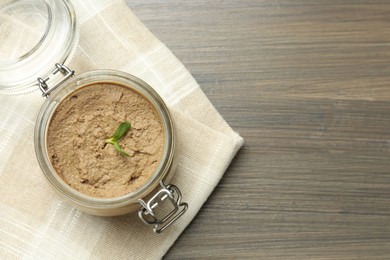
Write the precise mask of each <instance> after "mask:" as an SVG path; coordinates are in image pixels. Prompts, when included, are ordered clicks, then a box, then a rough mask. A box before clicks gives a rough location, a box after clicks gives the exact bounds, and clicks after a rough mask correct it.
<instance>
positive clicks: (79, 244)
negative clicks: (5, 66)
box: [0, 0, 243, 259]
mask: <svg viewBox="0 0 390 260" xmlns="http://www.w3.org/2000/svg"><path fill="white" fill-rule="evenodd" d="M73 5H74V7H75V10H76V13H77V18H78V21H79V28H80V32H79V33H80V34H79V35H80V38H79V43H78V46H77V49H76V51H75V53H74V55H73V58H72V59H71V60H70V61H69V62H68V63H67V65H69V67H71V68H72V69H74V70H75V71H76V73H78V74H79V73H81V72H85V71H89V70H94V69H116V70H122V71H125V72H128V73H131V74H133V75H135V76H137V77H139V78H141V79H143V80H144V81H146V82H147V83H149V84H150V85H151V86H153V87H154V88H155V89H156V91H157V92H158V93H159V94H160V95H161V96H162V97H163V99H164V100H165V101H166V103H167V105H168V107H169V109H170V111H171V113H172V116H173V118H174V121H175V122H176V126H177V132H178V140H179V145H180V147H181V151H180V154H178V168H177V172H176V174H175V176H174V178H173V179H172V181H171V183H173V184H175V185H177V186H179V187H180V189H181V191H182V194H183V200H184V201H186V202H187V203H188V204H189V209H188V211H187V212H186V214H185V215H184V216H183V217H182V218H180V219H179V221H178V222H176V223H175V224H174V225H173V226H171V227H169V229H168V230H166V231H165V232H164V233H162V234H159V235H157V234H155V233H153V231H152V228H151V227H150V226H146V225H144V224H143V223H142V222H141V221H140V219H138V216H137V214H136V213H134V214H130V215H126V216H120V217H96V216H91V215H87V214H84V213H82V212H80V211H78V210H76V209H74V208H72V207H70V206H68V205H67V204H66V203H64V202H62V201H61V199H60V198H59V197H58V196H57V195H56V194H55V193H54V191H53V189H52V188H51V187H50V186H49V184H47V183H46V180H45V177H44V176H43V174H42V172H41V170H40V168H39V166H38V163H37V160H36V157H35V152H34V143H33V129H34V125H35V118H36V115H37V113H38V111H39V109H40V106H41V105H42V103H43V101H44V100H43V98H42V97H41V95H40V93H39V92H33V93H30V94H26V95H18V96H0V137H1V142H0V258H2V259H5V258H7V257H10V258H13V257H14V258H23V259H24V258H27V259H29V258H34V259H64V258H65V259H68V258H69V259H158V258H162V257H163V256H164V254H165V253H166V252H167V250H168V249H169V247H170V246H171V245H172V244H173V243H174V241H175V240H176V239H177V238H178V236H179V235H180V233H181V232H182V231H183V230H184V228H185V227H186V226H187V225H188V224H189V223H190V221H191V220H192V219H193V218H194V216H195V215H196V213H197V212H198V211H199V209H200V208H201V206H202V204H203V203H204V202H205V201H206V199H207V197H208V196H209V195H210V193H211V192H212V191H213V189H214V188H215V186H216V185H217V183H218V181H219V180H220V179H221V177H222V175H223V173H224V171H225V170H226V168H227V167H228V165H229V163H230V161H231V160H232V158H233V157H234V155H235V154H236V152H237V150H238V149H239V148H240V147H241V145H242V143H243V140H242V138H241V137H240V136H239V135H238V134H237V133H235V132H234V131H232V129H231V128H230V127H229V125H228V124H227V123H226V122H225V121H224V120H223V118H222V117H221V116H220V115H219V114H218V112H217V111H216V110H215V108H214V107H213V106H212V104H211V103H210V102H209V100H208V99H207V97H206V96H205V95H204V94H203V92H202V90H201V89H200V88H199V86H198V84H197V83H196V82H195V80H194V79H193V77H192V76H191V75H190V73H189V72H188V71H187V70H186V69H185V67H184V66H183V64H182V63H180V61H178V60H177V59H176V58H175V56H174V55H173V54H172V53H171V52H170V51H169V50H168V49H167V47H165V46H164V45H163V44H162V43H161V42H160V41H159V40H158V39H156V37H154V36H153V34H152V33H151V32H150V31H149V30H148V29H147V28H146V27H145V26H144V25H143V24H142V23H141V22H140V21H139V20H138V19H137V18H136V16H135V15H134V14H133V13H132V12H131V11H130V9H129V8H128V7H127V5H126V3H125V2H123V1H114V2H110V1H103V0H98V1H93V0H89V1H85V0H74V1H73Z"/></svg>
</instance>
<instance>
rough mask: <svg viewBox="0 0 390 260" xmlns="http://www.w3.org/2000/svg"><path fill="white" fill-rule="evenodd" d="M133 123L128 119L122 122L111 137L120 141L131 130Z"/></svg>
mask: <svg viewBox="0 0 390 260" xmlns="http://www.w3.org/2000/svg"><path fill="white" fill-rule="evenodd" d="M130 128H131V124H130V123H129V122H127V121H125V122H122V123H121V124H120V125H119V126H118V128H117V129H116V131H115V133H114V135H113V136H112V137H111V138H112V139H114V140H115V141H119V140H120V139H121V138H122V137H123V136H124V135H125V134H127V132H129V130H130Z"/></svg>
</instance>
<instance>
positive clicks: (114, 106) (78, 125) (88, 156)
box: [47, 83, 164, 198]
mask: <svg viewBox="0 0 390 260" xmlns="http://www.w3.org/2000/svg"><path fill="white" fill-rule="evenodd" d="M123 121H128V122H130V123H131V125H132V127H131V130H130V131H129V132H128V133H127V135H125V136H124V137H123V138H122V139H121V140H120V141H119V143H120V145H121V147H122V148H123V149H124V150H125V151H126V152H127V153H128V154H129V155H130V157H126V156H123V155H122V154H120V153H119V152H118V151H116V150H115V148H114V147H113V146H112V145H109V144H106V143H105V139H107V138H109V137H111V136H112V135H113V133H114V132H115V130H116V128H117V127H118V126H119V124H120V123H121V122H123ZM163 145H164V133H163V127H162V123H161V120H160V117H159V115H158V114H157V112H156V111H155V109H154V107H153V106H152V105H151V104H150V103H149V101H148V100H146V99H145V97H144V96H142V95H141V94H139V93H137V92H136V91H133V90H131V89H129V88H127V87H124V86H120V85H116V84H113V83H99V84H96V83H95V84H93V85H88V86H84V87H82V88H80V89H77V90H76V91H74V92H72V93H71V94H70V95H68V96H67V97H66V98H65V99H64V100H63V101H62V102H61V103H60V104H59V105H58V107H57V108H56V111H55V112H54V115H53V117H52V119H51V121H50V125H49V128H48V134H47V147H48V153H49V158H50V160H51V163H52V166H53V167H54V169H55V170H56V172H57V173H58V175H59V176H60V177H61V178H62V179H63V180H64V181H65V182H66V183H67V184H68V185H70V186H71V187H72V188H74V189H76V190H77V191H79V192H82V193H84V194H86V195H89V196H93V197H99V198H111V197H118V196H122V195H125V194H127V193H129V192H131V191H134V190H135V189H138V188H139V187H141V186H142V185H144V184H145V182H147V181H148V179H149V178H150V177H151V175H152V174H153V173H154V171H155V170H156V168H157V167H158V165H159V163H160V161H161V158H162V153H163Z"/></svg>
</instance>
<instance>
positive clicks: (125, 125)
mask: <svg viewBox="0 0 390 260" xmlns="http://www.w3.org/2000/svg"><path fill="white" fill-rule="evenodd" d="M130 128H131V124H130V123H129V122H127V121H125V122H122V123H121V124H120V125H119V126H118V128H117V129H116V131H115V133H114V135H113V136H112V137H111V138H108V139H106V140H105V142H106V143H108V144H112V145H113V146H114V148H115V149H116V150H117V151H118V152H120V153H121V154H122V155H124V156H127V157H129V155H128V154H127V153H126V152H125V151H123V149H122V147H121V146H120V145H119V143H118V141H119V140H120V139H121V138H122V137H123V136H124V135H125V134H127V132H129V130H130Z"/></svg>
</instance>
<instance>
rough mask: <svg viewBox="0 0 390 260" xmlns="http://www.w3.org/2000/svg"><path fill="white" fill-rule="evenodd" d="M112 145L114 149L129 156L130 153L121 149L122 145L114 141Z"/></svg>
mask: <svg viewBox="0 0 390 260" xmlns="http://www.w3.org/2000/svg"><path fill="white" fill-rule="evenodd" d="M114 147H115V149H116V150H117V151H118V152H120V153H121V154H123V155H124V156H127V157H129V156H130V155H128V154H127V153H126V152H125V151H123V149H122V147H121V146H120V145H119V144H118V143H114Z"/></svg>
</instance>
